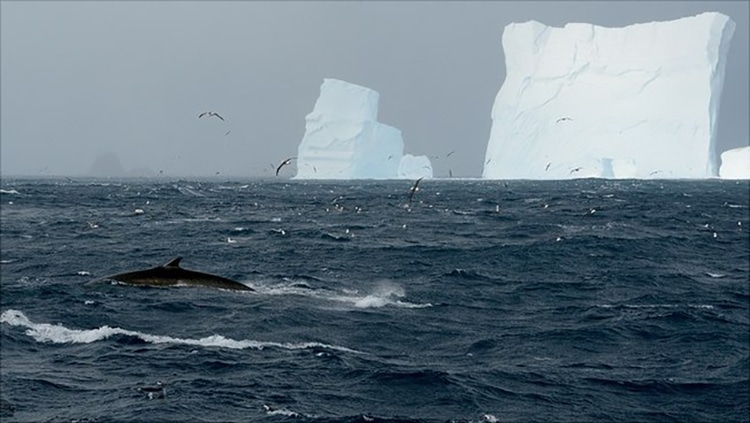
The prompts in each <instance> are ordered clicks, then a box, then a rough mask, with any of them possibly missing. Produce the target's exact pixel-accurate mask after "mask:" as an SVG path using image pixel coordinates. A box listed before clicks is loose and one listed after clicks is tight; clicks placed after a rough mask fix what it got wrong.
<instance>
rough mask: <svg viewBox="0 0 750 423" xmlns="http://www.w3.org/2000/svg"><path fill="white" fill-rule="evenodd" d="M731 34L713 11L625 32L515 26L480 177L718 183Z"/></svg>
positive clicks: (506, 40) (508, 33)
mask: <svg viewBox="0 0 750 423" xmlns="http://www.w3.org/2000/svg"><path fill="white" fill-rule="evenodd" d="M646 5H647V4H646V3H644V6H646ZM734 27H735V25H734V22H733V21H732V20H731V19H729V18H728V17H727V16H725V15H723V14H720V13H713V12H711V13H703V14H700V15H697V16H693V17H687V18H683V19H678V20H674V21H668V22H651V23H643V24H635V25H630V26H627V27H623V28H605V27H600V26H595V25H591V24H584V23H571V24H567V25H565V27H564V28H553V27H548V26H545V25H543V24H541V23H539V22H535V21H531V22H526V23H513V24H510V25H508V26H506V27H505V31H504V33H503V39H502V45H503V50H504V52H505V62H506V71H507V72H506V79H505V81H504V83H503V85H502V87H501V88H500V91H499V92H498V93H497V96H496V98H495V103H494V105H493V107H492V113H491V117H492V121H493V123H492V129H491V132H490V139H489V142H488V144H487V152H486V155H485V164H484V170H483V173H482V176H483V177H484V178H488V179H567V178H579V177H608V178H706V177H712V176H717V173H718V166H717V162H718V160H717V159H718V157H716V156H717V154H716V122H717V115H718V112H719V101H720V98H721V91H722V85H723V79H724V67H725V64H726V56H727V50H728V49H729V44H730V41H731V38H732V35H733V33H734Z"/></svg>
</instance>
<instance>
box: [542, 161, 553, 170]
mask: <svg viewBox="0 0 750 423" xmlns="http://www.w3.org/2000/svg"><path fill="white" fill-rule="evenodd" d="M551 164H552V162H549V163H547V167H545V168H544V171H545V172H546V171H547V169H549V165H551Z"/></svg>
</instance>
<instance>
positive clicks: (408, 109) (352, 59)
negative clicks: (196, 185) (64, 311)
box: [0, 1, 750, 177]
mask: <svg viewBox="0 0 750 423" xmlns="http://www.w3.org/2000/svg"><path fill="white" fill-rule="evenodd" d="M748 4H749V3H748V2H697V1H690V2H673V1H669V2H647V3H644V2H610V1H608V2H590V1H584V2H505V1H503V2H424V1H418V2H308V1H305V2H292V1H284V2H256V1H250V2H237V1H232V2H2V3H0V8H1V9H0V12H1V13H0V16H1V22H0V23H1V25H0V31H1V33H0V47H1V48H0V88H1V89H0V100H1V108H0V153H1V156H0V157H1V167H0V172H1V173H2V175H30V176H46V175H69V176H76V175H86V174H88V173H89V172H90V170H91V168H92V165H93V163H94V161H95V159H96V158H97V156H100V155H103V154H107V153H114V154H116V156H117V157H118V158H119V160H120V162H121V164H122V167H123V168H124V169H125V170H126V171H127V172H135V174H141V175H147V174H163V175H166V176H209V175H216V174H219V175H226V176H242V177H244V176H248V177H249V176H268V177H271V176H273V174H274V168H275V167H276V165H278V164H279V162H280V161H281V160H283V159H284V158H286V157H288V156H293V155H295V154H296V152H297V146H298V145H299V142H300V141H301V139H302V136H303V134H304V129H305V120H304V118H305V115H306V114H308V113H309V112H310V111H312V109H313V106H314V104H315V100H316V99H317V96H318V94H319V89H320V85H321V83H322V81H323V78H337V79H342V80H345V81H347V82H351V83H355V84H359V85H363V86H366V87H369V88H372V89H374V90H376V91H378V92H379V93H380V109H379V115H378V120H379V121H380V122H382V123H385V124H387V125H391V126H394V127H396V128H398V129H400V130H401V131H402V133H403V138H404V144H405V153H410V154H416V155H421V154H424V155H430V156H441V158H439V159H436V160H433V167H434V169H435V176H446V175H447V174H448V172H449V170H451V171H452V173H453V175H454V176H459V177H461V176H463V177H479V176H480V175H481V171H482V163H483V160H484V153H485V149H486V146H487V141H488V139H489V132H490V126H491V124H492V122H491V119H490V111H491V108H492V104H493V101H494V98H495V95H496V94H497V92H498V90H499V88H500V86H501V85H502V82H503V79H504V72H505V69H504V57H503V52H502V46H501V37H502V32H503V29H504V27H505V25H507V24H509V23H511V22H524V21H528V20H532V19H533V20H537V21H540V22H542V23H544V24H547V25H553V26H563V25H565V24H566V23H569V22H588V23H593V24H597V25H602V26H610V27H614V26H625V25H630V24H633V23H639V22H650V21H658V20H671V19H677V18H681V17H685V16H691V15H695V14H698V13H702V12H705V11H717V12H721V13H724V14H726V15H728V16H730V17H731V18H732V20H734V21H735V23H736V24H737V27H736V30H735V34H734V37H733V40H732V44H731V47H730V50H729V58H728V62H727V69H726V79H725V83H724V92H723V97H722V103H721V109H720V115H719V125H718V152H719V153H720V152H721V151H724V150H726V149H729V148H734V147H738V146H745V145H748V142H749V140H750V135H749V132H750V131H749V130H748V119H747V116H748V115H750V110H749V107H748V98H749V97H750V95H749V94H748V93H749V90H750V88H749V84H748V78H749V77H748V75H750V70H749V69H748V51H749V49H748V15H749V14H750V11H749V10H748ZM209 110H212V111H217V112H219V113H220V114H221V115H222V116H223V117H224V118H225V119H226V120H225V121H221V120H219V119H217V118H215V117H203V118H201V119H198V115H199V113H201V112H204V111H209ZM453 150H455V151H456V152H455V154H451V155H450V156H449V157H445V155H446V153H448V152H450V151H453ZM291 175H293V173H292V172H288V173H287V174H286V177H288V176H291Z"/></svg>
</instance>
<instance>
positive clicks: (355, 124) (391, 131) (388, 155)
mask: <svg viewBox="0 0 750 423" xmlns="http://www.w3.org/2000/svg"><path fill="white" fill-rule="evenodd" d="M379 97H380V96H379V94H378V92H377V91H374V90H371V89H369V88H366V87H361V86H359V85H354V84H350V83H348V82H344V81H340V80H336V79H325V80H323V85H322V86H321V87H320V97H318V100H317V102H316V103H315V107H314V108H313V111H312V112H311V113H310V114H308V115H307V116H306V118H305V121H306V125H305V135H304V137H303V138H302V142H300V145H299V147H298V151H297V174H296V176H295V177H294V178H295V179H395V178H396V175H397V173H398V170H399V163H400V161H401V156H402V155H403V152H404V142H403V140H402V138H401V131H399V130H398V129H396V128H393V127H391V126H388V125H384V124H382V123H379V122H377V115H378V100H379Z"/></svg>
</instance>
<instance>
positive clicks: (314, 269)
mask: <svg viewBox="0 0 750 423" xmlns="http://www.w3.org/2000/svg"><path fill="white" fill-rule="evenodd" d="M411 185H412V181H294V180H282V179H245V180H243V179H220V178H206V179H159V178H154V179H119V180H118V179H111V180H107V179H83V178H81V179H69V178H65V179H54V178H44V179H21V178H4V179H3V180H2V183H1V187H0V188H1V189H0V202H1V203H2V208H1V209H0V210H1V217H2V220H1V223H2V227H1V229H2V238H1V239H0V241H1V244H0V247H1V251H2V256H1V258H0V260H1V261H0V263H1V264H0V281H1V285H0V286H1V288H2V291H1V292H2V296H1V297H0V298H1V299H0V303H1V305H0V312H1V313H2V316H0V342H1V344H0V345H1V349H0V354H1V355H0V358H1V359H2V361H1V364H2V365H1V366H0V367H1V372H0V377H1V378H0V381H1V382H2V385H1V389H0V419H1V420H2V421H3V422H127V421H143V422H248V421H253V422H255V421H260V422H287V421H295V422H397V421H414V422H603V421H608V422H613V421H614V422H743V421H744V422H747V421H750V405H749V404H750V391H749V385H750V365H749V363H750V326H749V325H750V216H749V213H750V209H749V206H750V184H749V183H748V181H727V180H699V181H693V180H648V181H644V180H602V179H579V180H570V181H487V180H423V181H422V183H421V184H420V185H419V188H420V189H419V191H417V192H416V193H415V194H414V197H413V199H412V202H411V203H409V191H410V187H411ZM175 257H182V258H183V259H182V266H183V267H184V268H187V269H191V270H197V271H201V272H207V273H211V274H215V275H220V276H223V277H226V278H231V279H234V280H236V281H239V282H241V283H243V284H246V285H247V286H249V287H251V288H253V290H254V291H229V290H221V289H215V288H211V287H169V288H158V287H139V286H128V285H123V284H116V283H111V282H104V283H88V282H91V281H92V280H95V279H97V278H100V277H103V276H106V275H111V274H115V273H120V272H125V271H130V270H136V269H146V268H150V267H154V266H158V265H161V264H164V263H167V262H168V261H170V260H171V259H173V258H175Z"/></svg>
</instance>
